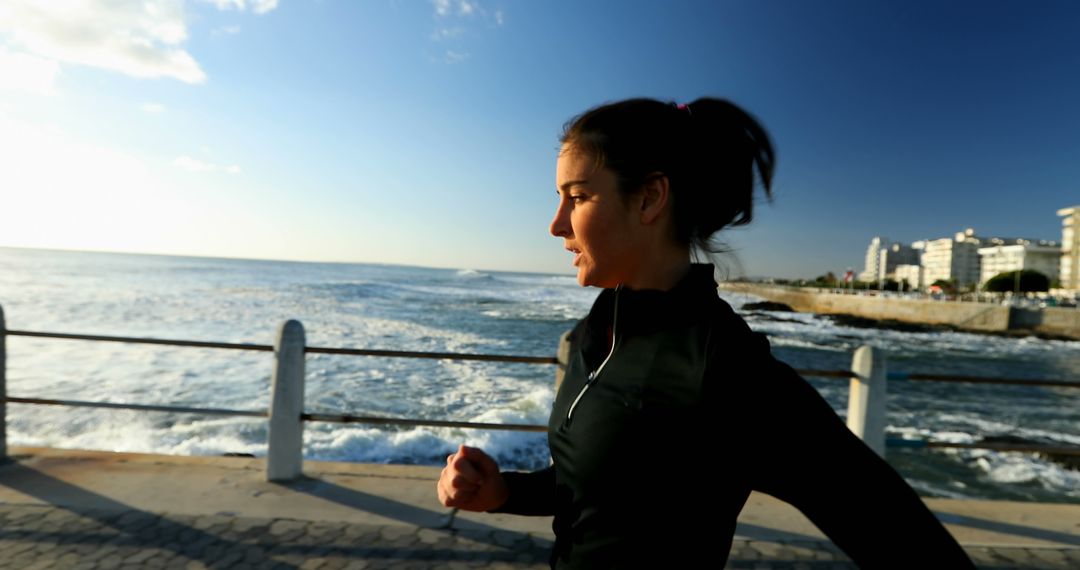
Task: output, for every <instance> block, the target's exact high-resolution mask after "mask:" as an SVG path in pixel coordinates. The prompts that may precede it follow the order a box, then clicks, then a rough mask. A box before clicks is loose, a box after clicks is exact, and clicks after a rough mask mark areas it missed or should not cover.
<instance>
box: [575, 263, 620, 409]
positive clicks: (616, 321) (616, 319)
mask: <svg viewBox="0 0 1080 570" xmlns="http://www.w3.org/2000/svg"><path fill="white" fill-rule="evenodd" d="M620 289H622V284H621V283H620V284H619V285H618V287H616V288H615V309H614V310H613V311H612V317H611V350H609V351H608V355H607V357H606V358H604V361H603V362H601V363H600V367H599V368H597V369H596V370H593V371H592V372H590V373H589V378H588V379H587V380H585V385H584V386H582V388H581V391H580V392H578V395H577V397H576V398H574V402H573V403H572V404H570V409H569V410H567V412H566V422H567V423H570V418H571V416H573V415H574V408H575V407H577V405H578V402H579V401H581V397H582V396H584V395H585V392H586V391H588V390H589V387H590V386H592V385H593V384H596V377H597V376H599V375H600V371H601V370H603V369H604V366H605V365H607V363H608V360H611V355H612V354H615V342H616V341H617V340H618V338H619V337H618V336H617V334H618V333H617V331H618V329H617V326H618V324H619V290H620Z"/></svg>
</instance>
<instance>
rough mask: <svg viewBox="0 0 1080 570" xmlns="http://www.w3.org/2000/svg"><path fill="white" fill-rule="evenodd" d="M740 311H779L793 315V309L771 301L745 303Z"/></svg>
mask: <svg viewBox="0 0 1080 570" xmlns="http://www.w3.org/2000/svg"><path fill="white" fill-rule="evenodd" d="M741 310H743V311H781V312H784V313H794V312H795V311H794V309H792V308H791V307H789V306H787V305H785V304H783V303H774V302H772V301H762V302H760V303H745V304H744V305H743V306H742V308H741Z"/></svg>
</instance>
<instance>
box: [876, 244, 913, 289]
mask: <svg viewBox="0 0 1080 570" xmlns="http://www.w3.org/2000/svg"><path fill="white" fill-rule="evenodd" d="M916 245H919V247H915V246H916ZM921 256H922V247H921V242H916V243H915V244H912V245H904V244H902V243H894V244H890V245H889V246H888V247H885V248H883V249H882V250H881V255H880V257H879V259H878V275H877V279H878V281H879V282H884V281H885V280H886V279H896V277H895V275H894V274H895V273H896V268H897V266H899V265H905V264H908V265H918V264H919V258H920V257H921ZM896 280H897V281H899V279H896ZM909 283H910V282H909Z"/></svg>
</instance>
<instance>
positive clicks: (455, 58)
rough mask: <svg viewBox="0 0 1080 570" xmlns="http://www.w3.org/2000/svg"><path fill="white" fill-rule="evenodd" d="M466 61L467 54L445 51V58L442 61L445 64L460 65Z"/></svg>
mask: <svg viewBox="0 0 1080 570" xmlns="http://www.w3.org/2000/svg"><path fill="white" fill-rule="evenodd" d="M467 59H469V54H468V52H463V51H454V50H446V57H445V58H444V61H445V62H446V63H461V62H463V61H465V60H467Z"/></svg>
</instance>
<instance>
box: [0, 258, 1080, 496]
mask: <svg viewBox="0 0 1080 570" xmlns="http://www.w3.org/2000/svg"><path fill="white" fill-rule="evenodd" d="M597 292H598V291H597V290H596V289H591V288H590V289H583V288H581V287H579V286H578V285H577V283H576V281H575V279H574V278H573V277H572V276H569V275H565V276H564V275H544V274H527V273H504V272H488V271H475V270H472V269H468V268H462V269H430V268H418V267H403V266H389V265H367V264H332V263H300V262H280V261H254V260H233V259H212V258H192V257H169V256H152V255H129V254H109V253H85V252H65V251H49V250H30V249H8V248H0V305H2V306H3V308H4V312H5V315H6V320H7V327H8V328H9V329H13V330H31V331H48V332H70V333H83V334H102V335H117V336H133V337H154V338H168V339H186V340H204V341H218V342H232V343H256V344H272V343H273V340H274V338H273V337H274V332H275V329H276V327H277V326H278V324H279V323H281V322H282V321H284V320H286V319H297V320H299V321H301V322H302V323H303V325H304V328H305V331H306V335H307V344H308V346H325V347H348V348H368V349H390V350H410V351H433V352H463V353H483V354H508V355H529V356H553V355H554V354H555V350H556V348H557V345H558V339H559V336H560V335H561V334H562V333H563V332H565V331H566V330H568V329H570V328H571V327H572V326H573V325H574V323H575V322H576V320H577V319H579V318H581V317H582V316H583V315H584V314H585V313H586V312H587V311H588V310H589V307H590V306H591V304H592V302H593V300H594V299H595V298H596V294H597ZM720 295H721V297H723V298H724V299H725V300H726V301H728V302H729V303H730V304H731V305H732V306H733V307H735V308H736V309H737V310H740V309H741V307H742V306H743V305H744V304H745V303H747V302H750V301H754V300H757V299H754V298H751V297H747V296H742V295H737V294H731V293H726V292H721V293H720ZM740 312H741V314H742V315H743V316H744V318H746V319H747V321H748V322H749V323H750V326H751V327H752V328H754V329H755V330H757V331H760V332H763V333H765V334H767V335H768V337H769V340H770V342H771V344H772V346H773V352H774V354H775V355H776V356H777V357H778V358H779V359H781V360H784V361H786V362H788V363H789V364H791V365H792V366H794V367H795V368H804V369H810V368H813V369H835V370H841V369H850V366H851V358H852V353H853V352H854V350H855V349H856V348H858V347H859V346H862V345H872V346H876V347H879V348H881V349H883V350H884V351H885V352H886V353H887V355H888V360H889V367H890V370H892V371H903V372H923V373H944V374H963V375H979V376H1000V377H1018V378H1048V379H1067V380H1073V381H1075V380H1076V379H1077V377H1078V376H1080V342H1067V341H1053V340H1041V339H1037V338H1034V337H1031V338H1005V337H996V336H987V335H978V334H969V333H959V332H921V333H920V332H900V331H893V330H885V329H862V328H859V329H856V328H850V327H845V326H840V325H837V324H835V323H833V322H832V321H831V320H829V319H828V318H825V317H820V316H817V315H812V314H803V313H779V312H769V311H740ZM7 351H8V395H9V396H13V397H37V398H58V399H71V400H87V401H100V402H123V403H137V404H162V405H175V406H191V407H214V408H233V409H245V410H265V409H266V407H267V402H268V395H269V383H270V375H271V370H272V364H273V363H272V356H271V355H270V354H269V353H266V352H249V351H232V350H221V349H202V348H183V347H173V346H154V345H135V344H121V343H104V342H90V341H80V340H58V339H42V338H30V337H21V336H10V337H8V339H7ZM553 380H554V367H553V366H551V365H530V364H507V363H492V362H474V361H451V360H432V359H406V358H376V357H357V356H342V355H324V354H309V355H308V356H307V376H306V410H307V411H308V412H323V413H336V414H351V415H376V416H387V417H407V418H425V419H437V420H457V421H471V422H493V423H524V424H539V425H545V424H546V423H547V418H548V414H549V413H550V409H551V404H552V400H553V398H554V395H555V393H554V382H553ZM808 380H809V381H810V382H811V384H813V385H814V386H815V387H816V388H817V389H818V390H819V391H820V392H821V393H822V394H823V395H824V397H825V398H826V400H828V401H829V403H830V404H831V405H832V406H833V408H834V409H835V410H837V413H839V414H840V415H841V416H843V415H844V414H845V411H846V402H847V382H846V381H843V380H830V379H818V378H808ZM1078 403H1080V390H1076V389H1066V388H1046V387H1035V386H986V385H971V384H945V383H934V382H903V381H894V382H891V383H890V384H889V399H888V404H887V410H888V435H889V437H893V438H900V437H904V438H920V439H929V440H933V441H948V442H960V443H974V442H978V441H979V440H980V439H982V438H984V437H1017V438H1022V439H1024V440H1026V441H1033V442H1039V443H1044V444H1049V445H1071V446H1076V445H1080V406H1078ZM791 429H792V430H797V429H799V426H791ZM687 437H695V438H697V439H699V440H700V442H701V453H702V454H703V456H704V455H708V456H714V455H715V454H716V453H717V452H718V450H716V449H712V448H711V447H710V437H708V434H688V435H687ZM304 438H305V440H304V446H305V447H304V454H305V457H307V458H309V459H320V460H337V461H364V462H379V463H409V464H425V465H442V464H444V462H445V458H446V456H447V454H449V453H451V452H453V451H454V450H455V449H456V447H457V445H458V444H459V443H466V444H468V445H473V446H478V447H481V448H483V449H484V450H486V451H487V452H488V453H490V454H492V455H493V456H495V457H496V458H497V459H498V461H499V462H500V465H501V466H502V467H503V468H504V469H536V468H540V467H543V466H545V465H547V464H548V460H549V456H548V453H547V444H546V436H545V435H544V434H543V433H535V432H533V433H530V432H515V431H500V430H476V429H464V428H433V427H415V428H414V427H376V426H370V425H363V424H348V425H344V424H335V423H326V422H310V423H308V424H307V425H306V427H305V434H304ZM8 439H9V444H10V445H30V446H48V447H58V448H83V449H101V450H110V451H137V452H153V453H167V454H180V455H218V454H222V453H250V454H253V455H256V456H261V455H264V454H265V451H266V421H265V420H259V419H256V418H244V417H229V416H208V415H198V414H177V413H157V412H134V411H117V410H101V409H90V408H70V407H52V406H32V405H26V404H9V405H8ZM719 451H720V452H722V450H719ZM777 453H783V449H782V447H781V448H778V449H777ZM888 460H889V462H890V463H891V464H892V465H893V466H894V467H896V468H897V470H898V471H899V472H900V473H901V474H902V475H903V476H904V477H905V478H906V479H907V481H908V482H909V483H910V484H911V485H912V486H914V487H915V488H916V489H917V490H918V491H919V492H920V493H921V494H924V495H929V496H940V497H954V498H988V499H1010V500H1035V501H1055V502H1071V503H1080V472H1078V471H1076V470H1075V469H1070V468H1069V467H1068V466H1066V465H1064V464H1061V463H1056V462H1054V461H1050V460H1048V459H1046V458H1043V457H1040V456H1038V455H1035V454H1028V453H1014V452H994V451H985V450H927V449H891V450H889V452H888ZM807 467H810V466H807V465H796V464H792V465H791V470H792V472H793V473H798V471H799V470H801V469H805V468H807Z"/></svg>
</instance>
